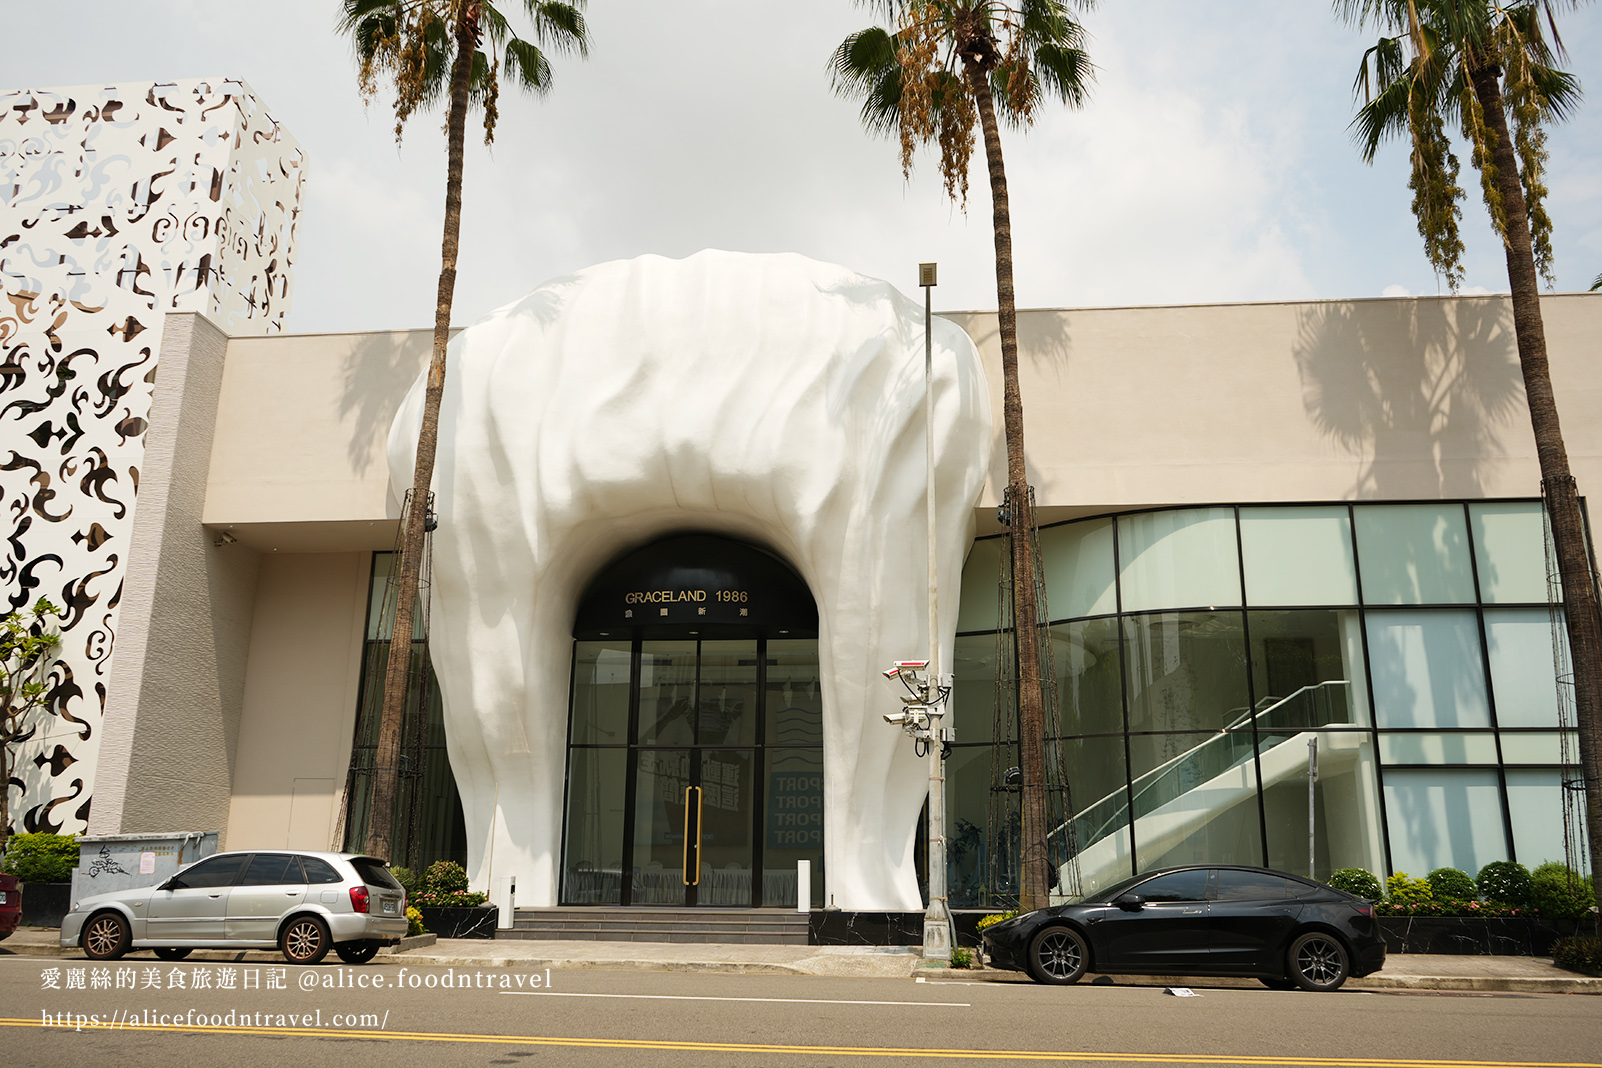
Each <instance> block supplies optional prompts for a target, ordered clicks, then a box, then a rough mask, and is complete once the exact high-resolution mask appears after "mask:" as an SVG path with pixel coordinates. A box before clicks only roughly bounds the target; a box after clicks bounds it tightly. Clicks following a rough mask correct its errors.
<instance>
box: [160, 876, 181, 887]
mask: <svg viewBox="0 0 1602 1068" xmlns="http://www.w3.org/2000/svg"><path fill="white" fill-rule="evenodd" d="M182 886H183V884H182V883H180V882H179V881H178V876H176V875H174V876H173V877H172V878H170V879H168V880H167V881H165V882H163V883H162V884H161V885H160V886H158V887H156V889H157V890H177V889H180V888H181V887H182Z"/></svg>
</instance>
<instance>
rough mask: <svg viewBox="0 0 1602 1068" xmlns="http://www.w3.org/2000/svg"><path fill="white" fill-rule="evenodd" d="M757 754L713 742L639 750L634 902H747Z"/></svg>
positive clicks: (745, 904) (736, 904)
mask: <svg viewBox="0 0 1602 1068" xmlns="http://www.w3.org/2000/svg"><path fill="white" fill-rule="evenodd" d="M754 755H755V754H754V753H753V752H751V751H749V750H744V751H742V750H716V749H655V750H642V751H641V752H640V753H639V754H638V755H637V758H636V759H637V763H636V768H637V770H636V774H635V807H634V865H633V866H634V870H635V876H634V880H633V886H632V890H633V893H632V895H631V897H632V899H633V900H632V901H631V902H630V903H631V904H635V905H671V906H680V905H724V906H733V907H737V908H749V907H750V905H751V903H752V898H751V889H752V888H751V873H752V870H753V861H754V859H755V858H754V856H753V854H754V849H753V840H752V839H753V836H752V833H751V830H752V826H751V825H752V817H753V814H754V812H755V804H754V798H753V796H752V794H753V791H752V785H753V778H754V776H753V775H752V774H751V771H752V763H753V758H754Z"/></svg>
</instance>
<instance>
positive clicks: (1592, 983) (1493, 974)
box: [0, 927, 1602, 994]
mask: <svg viewBox="0 0 1602 1068" xmlns="http://www.w3.org/2000/svg"><path fill="white" fill-rule="evenodd" d="M58 937H59V932H57V931H56V930H54V929H51V928H43V927H24V928H19V929H18V930H17V932H16V933H15V934H13V935H12V936H11V937H10V938H8V939H6V940H5V941H3V942H0V957H20V958H34V959H50V958H67V959H77V960H82V959H83V954H82V953H81V952H80V951H77V950H62V949H61V947H60V946H58V945H57V944H56V940H57V938H58ZM408 942H409V943H413V944H414V946H415V948H406V947H402V951H401V952H398V953H396V952H392V951H389V950H386V951H385V952H384V953H383V954H381V955H380V956H379V957H378V958H377V960H376V961H375V962H374V963H375V964H379V965H384V964H399V963H401V962H402V961H404V962H405V963H406V964H408V965H413V966H433V967H455V968H518V969H528V970H533V969H544V968H550V969H552V970H556V969H563V970H570V969H578V968H602V969H612V970H638V971H676V972H741V973H756V974H760V973H766V974H790V975H834V976H864V977H867V976H876V977H883V978H901V979H905V978H909V977H912V976H913V975H916V976H917V977H918V978H919V979H921V980H925V981H928V982H951V981H966V982H976V981H977V982H1001V983H1006V982H1025V983H1027V982H1029V979H1028V978H1027V977H1026V976H1023V975H1021V974H1019V973H1017V972H1007V971H997V970H995V969H978V970H958V969H934V968H926V967H919V964H920V963H921V957H920V955H919V952H918V951H917V950H916V949H912V948H907V947H899V946H887V947H877V946H783V945H720V944H702V943H676V942H585V941H534V940H531V939H513V938H508V939H488V938H445V939H438V940H433V936H432V935H425V936H423V937H422V938H420V939H415V940H412V939H408ZM417 943H424V944H417ZM129 959H130V960H136V961H140V960H151V961H153V960H155V959H156V958H155V956H154V954H152V953H150V952H149V951H148V950H139V951H135V952H134V953H132V954H130V955H129ZM187 959H188V960H189V961H191V962H197V963H198V962H202V961H211V962H238V961H244V962H250V963H264V964H282V963H284V958H283V957H282V956H281V955H280V954H278V953H276V952H272V951H267V950H243V951H237V950H230V951H223V950H196V951H195V952H194V953H193V954H191V955H190V956H189V957H188V958H187ZM328 962H329V963H333V964H338V963H339V961H338V958H337V957H334V956H330V957H329V958H328ZM1085 982H1086V983H1095V984H1107V983H1116V984H1119V985H1141V986H1194V987H1200V988H1203V989H1206V988H1209V987H1212V988H1222V987H1236V986H1239V987H1246V988H1251V989H1262V987H1261V985H1260V984H1259V983H1257V981H1256V980H1251V979H1196V978H1185V977H1182V976H1151V975H1143V976H1092V977H1089V978H1087V979H1086V980H1085ZM1346 989H1348V990H1441V991H1477V992H1501V993H1526V994H1602V978H1591V977H1588V976H1584V975H1577V974H1575V973H1573V972H1567V971H1563V970H1562V969H1560V968H1556V967H1554V966H1553V964H1552V962H1551V961H1550V960H1548V959H1546V958H1542V957H1502V956H1494V957H1493V956H1446V955H1438V954H1424V953H1394V954H1392V955H1390V956H1389V957H1387V958H1386V960H1385V967H1384V969H1383V970H1381V971H1379V972H1377V973H1375V974H1374V975H1370V976H1366V977H1364V978H1362V979H1353V980H1351V981H1350V982H1348V983H1347V984H1346Z"/></svg>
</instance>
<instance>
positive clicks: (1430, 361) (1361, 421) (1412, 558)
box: [1293, 298, 1536, 875]
mask: <svg viewBox="0 0 1602 1068" xmlns="http://www.w3.org/2000/svg"><path fill="white" fill-rule="evenodd" d="M1512 325H1513V324H1512V316H1511V313H1510V311H1509V310H1508V309H1507V307H1506V303H1505V301H1503V300H1500V299H1497V298H1485V299H1453V300H1443V299H1421V300H1404V301H1384V302H1378V301H1375V302H1369V301H1365V302H1358V303H1331V304H1322V305H1318V306H1315V307H1312V308H1309V309H1308V310H1306V311H1304V312H1303V313H1302V314H1301V316H1300V322H1299V330H1298V337H1297V342H1296V347H1295V349H1294V353H1293V354H1294V356H1295V359H1296V365H1297V370H1298V372H1299V374H1300V376H1301V384H1302V398H1303V404H1304V406H1305V409H1306V411H1307V414H1308V416H1309V417H1310V418H1311V419H1312V421H1313V423H1314V425H1315V426H1316V427H1317V428H1318V429H1319V431H1320V433H1322V434H1323V435H1324V436H1325V437H1326V438H1328V439H1329V440H1330V441H1332V442H1333V443H1334V444H1335V445H1336V446H1337V447H1338V448H1339V449H1341V450H1343V451H1345V452H1347V453H1349V454H1351V455H1354V456H1357V457H1359V458H1361V466H1360V469H1359V473H1358V475H1357V479H1356V482H1355V484H1354V485H1353V487H1352V489H1351V491H1350V495H1351V497H1352V498H1353V499H1355V500H1358V501H1363V500H1369V501H1407V500H1429V499H1441V500H1443V501H1450V500H1452V499H1454V498H1469V499H1473V498H1477V497H1482V496H1484V494H1485V487H1486V483H1487V481H1488V478H1487V475H1488V472H1487V466H1488V465H1490V464H1494V463H1497V462H1499V461H1500V460H1501V459H1502V458H1503V457H1504V456H1506V455H1507V454H1508V453H1509V451H1510V450H1509V447H1508V445H1507V444H1504V443H1505V442H1512V443H1513V449H1514V451H1518V446H1519V445H1521V444H1522V436H1521V428H1522V426H1523V425H1524V423H1523V422H1521V421H1522V420H1525V419H1526V418H1527V414H1526V407H1525V403H1524V389H1523V378H1522V375H1521V372H1520V368H1519V363H1518V354H1517V350H1516V347H1515V343H1514V336H1513V330H1512ZM1530 488H1531V490H1532V491H1534V490H1535V489H1536V486H1535V484H1534V483H1533V481H1532V484H1531V487H1530ZM1373 518H1375V521H1376V522H1382V523H1387V525H1386V526H1383V527H1382V528H1381V529H1383V530H1385V534H1384V535H1380V536H1377V542H1376V546H1375V547H1376V548H1377V549H1379V550H1380V551H1377V552H1370V553H1367V554H1364V555H1362V574H1363V586H1364V595H1365V599H1367V600H1369V601H1370V602H1371V603H1393V604H1397V605H1406V604H1420V603H1430V602H1436V603H1439V602H1442V601H1446V602H1459V603H1463V604H1465V606H1470V605H1472V603H1473V601H1474V593H1473V577H1472V572H1471V568H1472V563H1471V561H1470V557H1471V553H1472V549H1471V546H1470V545H1469V544H1468V536H1469V532H1468V530H1467V528H1466V526H1465V524H1464V521H1463V519H1462V510H1461V506H1457V505H1448V504H1443V506H1442V508H1441V511H1440V515H1439V516H1438V517H1436V518H1435V519H1434V520H1433V522H1426V523H1418V522H1417V520H1414V521H1412V522H1407V521H1403V523H1402V525H1399V526H1395V527H1394V528H1392V527H1391V526H1389V525H1388V523H1389V522H1395V520H1390V521H1384V520H1379V519H1378V518H1377V517H1373ZM1378 542H1383V546H1382V547H1381V546H1380V545H1379V544H1378ZM1360 548H1361V547H1360ZM1489 577H1490V576H1489V575H1485V574H1482V575H1481V576H1480V578H1481V580H1482V581H1485V580H1486V579H1488V578H1489ZM1441 591H1452V592H1450V593H1443V592H1441ZM1368 646H1369V648H1368V667H1369V671H1370V678H1371V681H1372V684H1373V689H1374V705H1375V707H1374V715H1375V716H1376V721H1377V724H1378V726H1380V727H1381V728H1387V727H1403V728H1406V727H1415V728H1426V729H1429V728H1433V729H1435V730H1441V731H1447V732H1450V731H1451V730H1452V729H1453V728H1455V727H1476V726H1487V725H1489V717H1488V712H1487V705H1486V692H1485V685H1486V684H1485V679H1484V677H1483V674H1480V673H1478V672H1476V671H1475V670H1473V668H1474V666H1475V665H1477V664H1478V662H1479V656H1480V653H1479V639H1478V634H1477V631H1476V630H1475V628H1474V627H1473V620H1472V614H1471V611H1470V610H1469V609H1468V608H1467V607H1465V609H1463V610H1456V609H1418V610H1410V609H1403V611H1402V613H1401V614H1391V613H1388V612H1387V613H1383V614H1379V615H1377V616H1374V617H1371V620H1370V625H1369V628H1368ZM1438 741H1439V744H1441V745H1442V746H1444V747H1445V750H1446V752H1444V753H1443V754H1442V756H1443V758H1444V760H1445V762H1446V763H1448V764H1451V763H1461V762H1462V761H1464V760H1465V759H1467V754H1466V752H1463V751H1462V750H1463V747H1464V745H1465V744H1466V743H1465V742H1464V740H1463V739H1462V738H1461V737H1455V736H1452V735H1451V734H1447V735H1445V736H1443V737H1441V738H1440V739H1439V740H1438ZM1403 781H1406V785H1403ZM1396 785H1397V789H1396V790H1395V791H1392V790H1391V789H1389V788H1388V789H1387V793H1388V794H1390V795H1391V796H1390V798H1389V800H1390V804H1389V806H1388V812H1389V826H1390V838H1391V843H1392V848H1393V850H1394V851H1396V855H1395V856H1393V863H1396V862H1401V860H1402V858H1403V857H1407V856H1410V857H1413V858H1415V859H1421V858H1425V857H1431V858H1435V860H1436V862H1437V863H1453V862H1459V861H1462V862H1466V858H1470V857H1473V856H1474V855H1475V842H1474V836H1473V833H1472V828H1471V821H1470V814H1471V800H1472V797H1471V794H1472V790H1471V787H1472V786H1474V785H1475V784H1474V783H1470V782H1467V781H1465V780H1463V779H1462V778H1461V777H1460V776H1457V775H1452V776H1450V777H1447V778H1436V779H1434V781H1432V782H1428V783H1425V782H1421V781H1413V780H1410V779H1407V778H1406V777H1405V776H1404V779H1403V780H1399V781H1398V783H1397V784H1396ZM1432 794H1433V795H1434V802H1435V803H1433V804H1432ZM1482 859H1483V858H1482ZM1413 874H1415V875H1420V874H1423V873H1422V872H1415V873H1413Z"/></svg>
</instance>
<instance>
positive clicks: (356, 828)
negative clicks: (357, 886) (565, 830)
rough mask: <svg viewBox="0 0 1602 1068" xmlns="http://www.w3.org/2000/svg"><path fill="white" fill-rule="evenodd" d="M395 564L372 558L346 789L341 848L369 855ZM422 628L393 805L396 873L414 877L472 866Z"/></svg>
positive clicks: (387, 557)
mask: <svg viewBox="0 0 1602 1068" xmlns="http://www.w3.org/2000/svg"><path fill="white" fill-rule="evenodd" d="M393 557H394V554H393V553H374V554H373V567H372V575H371V580H370V583H369V592H368V609H367V631H366V641H365V642H364V644H363V648H362V679H361V685H360V687H359V689H358V694H359V696H358V698H357V706H356V732H355V738H354V740H353V743H352V747H351V764H350V772H349V775H348V777H347V781H346V787H345V821H344V832H343V841H342V844H341V848H343V849H345V850H348V851H351V852H360V851H361V850H362V849H363V848H364V845H363V843H364V842H365V840H366V833H367V821H368V815H369V813H370V811H371V804H372V796H373V767H374V754H375V752H376V751H377V749H378V721H379V713H380V709H381V708H382V705H383V692H384V672H385V669H386V665H387V664H388V663H389V655H390V641H389V636H390V633H391V631H392V630H393V624H394V607H393V606H391V607H390V609H389V612H388V615H387V617H386V615H385V613H384V586H385V584H386V583H387V582H388V581H389V569H390V564H391V562H392V559H393ZM422 626H423V624H422V620H421V619H419V620H418V622H417V625H416V629H415V630H414V631H413V634H412V642H411V649H410V653H411V657H412V664H411V673H410V676H409V689H408V692H407V699H406V713H405V718H404V719H403V721H402V725H401V777H400V790H399V791H398V794H397V797H396V800H395V822H394V828H395V848H394V857H393V862H394V863H395V864H396V865H400V866H406V867H410V868H412V869H414V870H417V871H421V870H422V869H424V868H426V867H428V865H430V864H432V863H434V862H435V861H437V860H454V861H456V862H457V863H459V864H466V863H467V828H466V824H465V822H464V820H463V819H462V802H461V797H460V795H459V794H458V793H457V790H456V777H455V776H454V775H453V774H452V773H451V763H450V758H449V757H448V756H447V755H446V753H445V713H444V709H443V708H442V706H441V704H440V697H439V683H438V682H437V681H436V680H435V679H434V669H433V667H432V666H430V665H429V664H428V663H426V662H425V654H424V651H423V630H422Z"/></svg>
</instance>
